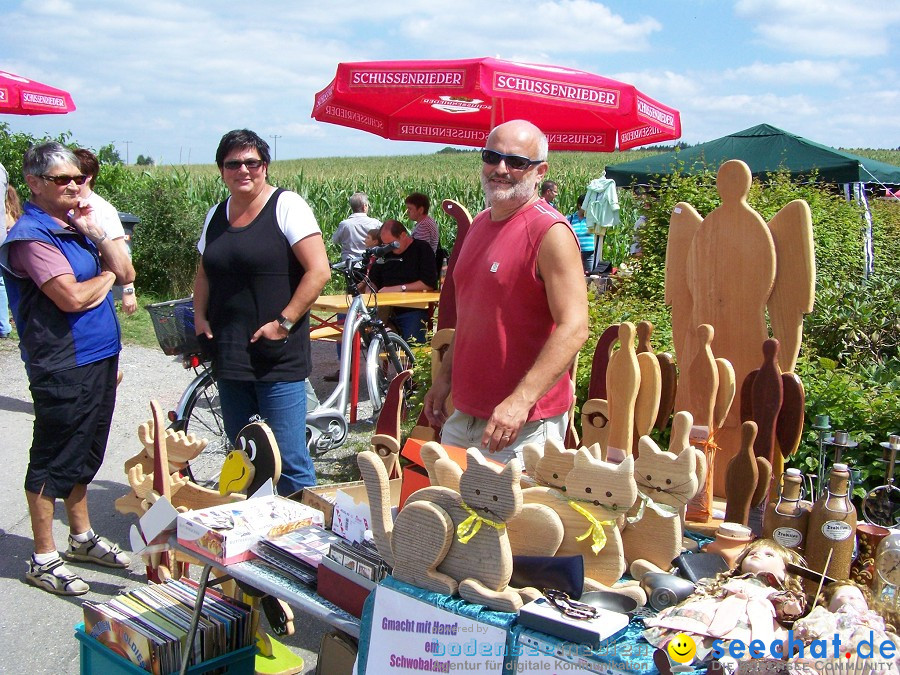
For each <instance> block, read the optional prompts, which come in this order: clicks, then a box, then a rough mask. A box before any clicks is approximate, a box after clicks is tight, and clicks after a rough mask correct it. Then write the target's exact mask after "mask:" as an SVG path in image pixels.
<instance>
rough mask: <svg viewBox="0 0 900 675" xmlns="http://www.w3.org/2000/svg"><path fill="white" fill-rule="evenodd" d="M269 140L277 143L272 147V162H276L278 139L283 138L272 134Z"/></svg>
mask: <svg viewBox="0 0 900 675" xmlns="http://www.w3.org/2000/svg"><path fill="white" fill-rule="evenodd" d="M269 138H271V139H272V140H273V141H275V142H274V144H273V145H272V161H273V162H274V161H275V160H276V159H278V139H279V138H281V136H279V135H278V134H272V135H271V136H269Z"/></svg>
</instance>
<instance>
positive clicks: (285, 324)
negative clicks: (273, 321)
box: [278, 314, 297, 333]
mask: <svg viewBox="0 0 900 675" xmlns="http://www.w3.org/2000/svg"><path fill="white" fill-rule="evenodd" d="M295 323H297V322H296V321H291V320H290V319H288V318H286V317H285V316H284V314H279V315H278V325H279V326H281V327H282V328H284V329H285V330H286V331H287V332H288V333H290V332H291V328H293V327H294V324H295Z"/></svg>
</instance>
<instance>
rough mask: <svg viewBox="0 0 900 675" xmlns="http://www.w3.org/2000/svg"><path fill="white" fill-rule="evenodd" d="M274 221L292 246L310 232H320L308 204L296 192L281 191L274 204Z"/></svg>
mask: <svg viewBox="0 0 900 675" xmlns="http://www.w3.org/2000/svg"><path fill="white" fill-rule="evenodd" d="M275 221H276V222H277V223H278V227H280V228H281V231H282V232H284V237H285V239H287V240H288V243H289V244H290V245H291V246H293V245H294V244H296V243H297V242H298V241H300V240H301V239H305V238H306V237H308V236H309V235H311V234H322V231H321V230H320V229H319V223H318V222H317V221H316V216H315V215H314V214H313V212H312V209H311V208H309V204H307V203H306V200H305V199H303V197H301V196H300V195H298V194H297V193H296V192H288V191H285V192H282V193H281V194H280V195H279V196H278V203H277V204H276V205H275Z"/></svg>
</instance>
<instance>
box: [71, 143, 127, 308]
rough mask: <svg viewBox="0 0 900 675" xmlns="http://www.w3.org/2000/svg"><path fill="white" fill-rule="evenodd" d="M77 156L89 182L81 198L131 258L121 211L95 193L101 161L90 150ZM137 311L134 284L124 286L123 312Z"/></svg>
mask: <svg viewBox="0 0 900 675" xmlns="http://www.w3.org/2000/svg"><path fill="white" fill-rule="evenodd" d="M75 156H76V157H77V158H78V161H80V162H81V173H83V174H84V175H85V176H87V181H86V182H85V183H84V185H82V186H81V197H82V199H86V200H87V202H88V203H89V204H90V205H91V206H92V207H93V209H94V220H95V221H96V222H97V224H98V225H99V226H100V227H102V228H103V231H104V232H106V236H107V237H109V238H110V239H111V240H112V241H113V243H115V244H116V245H117V246H119V247H121V248H122V250H123V251H125V253H126V254H127V255H128V256H129V257H130V256H131V251H130V250H129V249H128V244H126V243H125V228H124V227H122V221H121V219H120V218H119V211H118V209H116V207H115V206H113V205H112V204H110V203H109V202H108V201H106V200H105V199H104V198H103V197H101V196H100V195H98V194H97V193H96V192H94V184H95V183H96V182H97V176H98V175H99V174H100V161H99V160H98V159H97V156H96V155H95V154H94V153H93V152H91V151H90V150H86V149H84V148H79V149H78V150H75ZM136 310H137V296H136V295H135V294H134V282H131V283H127V284H122V311H123V312H125V313H126V314H127V315H129V316H131V315H132V314H134V313H135V311H136Z"/></svg>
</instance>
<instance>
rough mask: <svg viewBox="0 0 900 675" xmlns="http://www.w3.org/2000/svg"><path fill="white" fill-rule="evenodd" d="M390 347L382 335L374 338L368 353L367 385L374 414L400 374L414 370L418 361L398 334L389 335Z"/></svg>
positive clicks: (382, 403) (379, 408)
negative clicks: (386, 344)
mask: <svg viewBox="0 0 900 675" xmlns="http://www.w3.org/2000/svg"><path fill="white" fill-rule="evenodd" d="M387 338H388V346H385V344H384V339H383V338H382V336H381V335H375V337H373V338H372V344H370V345H369V351H368V352H366V385H367V387H368V389H369V400H370V401H371V402H372V409H373V410H374V412H378V411H379V410H381V406H382V405H384V397H385V396H386V395H387V390H388V387H389V386H390V384H391V380H393V379H394V378H395V377H396V376H397V375H398V374H399V373H402V372H403V371H404V370H412V367H413V364H414V363H415V361H416V359H415V357H414V356H413V353H412V349H410V348H409V345H408V344H406V340H404V339H403V338H402V337H400V336H399V335H397V334H396V333H390V332H389V333H388V334H387Z"/></svg>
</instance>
